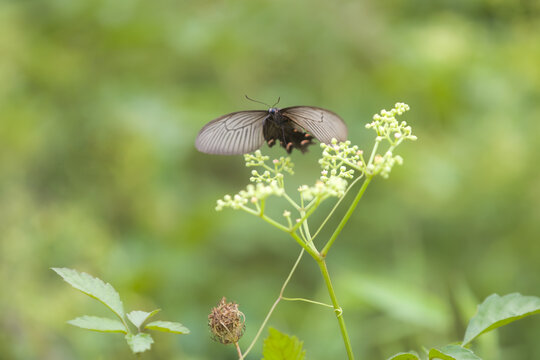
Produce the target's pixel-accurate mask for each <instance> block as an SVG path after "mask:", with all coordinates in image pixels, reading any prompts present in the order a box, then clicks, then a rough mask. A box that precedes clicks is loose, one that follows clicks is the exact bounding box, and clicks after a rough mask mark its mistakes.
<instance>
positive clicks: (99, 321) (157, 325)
mask: <svg viewBox="0 0 540 360" xmlns="http://www.w3.org/2000/svg"><path fill="white" fill-rule="evenodd" d="M52 270H54V271H55V272H56V273H57V274H58V275H60V276H61V277H62V278H63V279H64V280H65V281H66V282H67V283H68V284H70V285H71V286H73V287H74V288H75V289H77V290H80V291H82V292H83V293H84V294H86V295H88V296H90V297H91V298H94V299H96V300H98V301H100V302H101V303H102V304H103V305H105V306H106V307H108V308H109V310H111V311H112V312H113V313H114V314H115V315H116V316H117V317H118V319H119V320H116V319H110V318H102V317H98V316H88V315H84V316H81V317H78V318H75V319H73V320H69V321H68V323H69V324H71V325H74V326H77V327H80V328H83V329H87V330H92V331H99V332H105V333H122V334H124V335H125V339H126V341H127V343H128V345H129V347H130V349H131V351H132V352H133V353H142V352H145V351H147V350H150V347H151V346H152V344H153V343H154V340H153V339H152V336H151V335H150V334H148V333H146V332H143V330H145V329H148V330H157V331H162V332H170V333H175V334H189V330H188V329H187V328H186V327H184V326H183V325H182V324H180V323H177V322H171V321H152V322H150V323H146V322H147V321H148V319H150V318H151V317H152V316H154V315H156V314H157V313H158V312H159V311H160V310H159V309H156V310H153V311H151V312H146V311H140V310H134V311H131V312H129V313H127V314H126V313H125V312H124V305H123V303H122V301H121V300H120V295H119V294H118V292H116V290H115V289H114V288H113V287H112V286H111V284H108V283H105V282H103V281H102V280H101V279H98V278H94V277H92V276H90V275H88V274H86V273H80V272H78V271H76V270H73V269H68V268H52ZM127 320H129V321H130V322H131V324H133V325H135V327H136V328H137V331H136V332H133V331H132V330H131V329H130V326H129V323H128V321H127ZM145 323H146V325H144V324H145ZM143 325H144V327H143Z"/></svg>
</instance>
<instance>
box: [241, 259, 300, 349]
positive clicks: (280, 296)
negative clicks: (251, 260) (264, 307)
mask: <svg viewBox="0 0 540 360" xmlns="http://www.w3.org/2000/svg"><path fill="white" fill-rule="evenodd" d="M303 255H304V249H302V250H301V251H300V254H299V255H298V258H297V259H296V262H295V263H294V265H293V267H292V269H291V271H289V275H288V276H287V279H286V280H285V282H284V283H283V285H282V286H281V291H280V292H279V296H278V297H277V299H276V301H274V304H273V305H272V307H271V308H270V311H268V314H267V315H266V317H265V318H264V321H263V323H262V324H261V326H260V327H259V330H258V331H257V334H256V335H255V338H254V339H253V341H252V342H251V344H249V347H248V348H247V350H246V351H245V352H244V358H245V357H246V356H247V354H248V353H249V352H250V351H251V349H253V346H254V345H255V343H256V342H257V339H259V336H261V333H262V331H263V329H264V327H265V326H266V323H267V322H268V320H269V319H270V316H271V315H272V313H273V312H274V310H275V308H276V306H277V304H278V303H279V302H280V301H281V300H282V299H283V293H284V292H285V288H286V287H287V285H288V284H289V281H291V278H292V276H293V274H294V272H295V271H296V268H297V267H298V264H299V263H300V260H301V259H302V256H303Z"/></svg>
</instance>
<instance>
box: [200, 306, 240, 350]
mask: <svg viewBox="0 0 540 360" xmlns="http://www.w3.org/2000/svg"><path fill="white" fill-rule="evenodd" d="M208 326H209V327H210V332H211V333H212V339H213V340H214V341H217V342H220V343H222V344H233V343H237V342H238V340H240V338H241V337H242V335H244V330H245V329H246V324H245V316H244V314H243V313H242V312H241V311H240V310H238V304H235V303H234V302H230V303H227V299H226V298H225V297H223V298H222V299H221V301H220V302H219V304H218V306H216V307H214V308H212V311H211V312H210V314H209V315H208Z"/></svg>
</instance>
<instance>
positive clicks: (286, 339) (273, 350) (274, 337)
mask: <svg viewBox="0 0 540 360" xmlns="http://www.w3.org/2000/svg"><path fill="white" fill-rule="evenodd" d="M268 332H269V333H270V335H269V336H268V337H267V338H266V339H264V346H263V356H264V358H263V360H302V359H304V357H305V356H306V352H305V350H302V345H303V341H300V340H298V338H297V337H296V336H292V337H291V336H289V335H287V334H283V333H281V332H279V331H278V330H276V329H273V328H270V329H268Z"/></svg>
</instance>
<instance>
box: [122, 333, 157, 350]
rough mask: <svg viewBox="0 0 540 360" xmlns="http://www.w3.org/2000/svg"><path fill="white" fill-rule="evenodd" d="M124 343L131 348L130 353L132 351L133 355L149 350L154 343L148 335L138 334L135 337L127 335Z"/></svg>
mask: <svg viewBox="0 0 540 360" xmlns="http://www.w3.org/2000/svg"><path fill="white" fill-rule="evenodd" d="M126 341H127V343H128V345H129V347H130V348H131V351H133V352H134V353H135V354H137V353H142V352H145V351H146V350H150V348H151V347H152V344H153V343H154V339H152V337H151V336H150V334H145V333H138V334H136V335H133V334H127V335H126Z"/></svg>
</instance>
